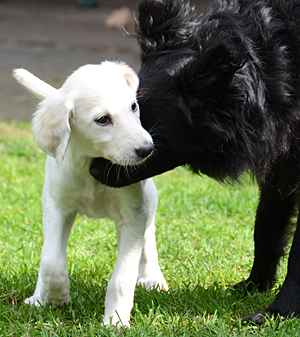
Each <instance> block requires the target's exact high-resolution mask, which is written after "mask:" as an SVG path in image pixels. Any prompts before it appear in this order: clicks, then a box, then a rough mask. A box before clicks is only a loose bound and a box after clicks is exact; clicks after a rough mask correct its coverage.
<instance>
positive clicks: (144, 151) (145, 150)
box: [135, 142, 154, 158]
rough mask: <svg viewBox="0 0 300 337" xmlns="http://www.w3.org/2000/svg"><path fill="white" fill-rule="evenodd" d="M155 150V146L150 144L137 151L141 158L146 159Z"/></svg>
mask: <svg viewBox="0 0 300 337" xmlns="http://www.w3.org/2000/svg"><path fill="white" fill-rule="evenodd" d="M153 150H154V145H153V144H152V143H150V142H149V143H146V144H144V145H143V146H141V147H140V148H139V149H136V150H135V151H136V153H137V154H138V155H139V156H140V157H142V158H146V157H148V156H149V155H150V154H151V153H152V151H153Z"/></svg>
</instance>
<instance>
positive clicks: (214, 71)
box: [178, 43, 244, 98]
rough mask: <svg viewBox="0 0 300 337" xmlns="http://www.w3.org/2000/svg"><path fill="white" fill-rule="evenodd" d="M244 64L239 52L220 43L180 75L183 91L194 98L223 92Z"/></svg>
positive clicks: (205, 52) (209, 49) (185, 68)
mask: <svg viewBox="0 0 300 337" xmlns="http://www.w3.org/2000/svg"><path fill="white" fill-rule="evenodd" d="M243 64H244V61H243V58H242V57H241V56H240V55H239V52H238V51H237V50H234V49H232V48H230V47H227V46H225V44H224V43H219V44H217V45H215V46H213V47H210V48H208V49H207V50H206V51H203V52H202V54H201V56H199V58H197V59H196V60H194V61H193V62H190V63H189V64H188V65H187V66H186V67H184V68H183V69H182V71H181V72H180V73H179V74H178V80H179V85H180V88H181V90H182V91H183V92H184V93H185V94H186V95H188V96H190V97H194V98H201V97H207V98H208V97H211V96H212V95H215V94H217V93H220V92H223V91H224V89H225V88H226V87H227V86H228V85H229V84H230V83H231V81H232V78H233V76H234V74H235V73H236V71H237V70H238V69H240V68H241V67H242V66H243Z"/></svg>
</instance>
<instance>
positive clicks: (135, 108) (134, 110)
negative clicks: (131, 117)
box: [131, 102, 139, 112]
mask: <svg viewBox="0 0 300 337" xmlns="http://www.w3.org/2000/svg"><path fill="white" fill-rule="evenodd" d="M138 108H139V106H138V104H137V102H134V103H132V105H131V110H132V112H136V111H137V110H138Z"/></svg>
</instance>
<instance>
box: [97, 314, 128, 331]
mask: <svg viewBox="0 0 300 337" xmlns="http://www.w3.org/2000/svg"><path fill="white" fill-rule="evenodd" d="M103 326H104V327H106V328H109V327H111V326H117V327H118V329H121V328H127V329H129V328H130V323H129V319H124V321H123V320H122V321H121V320H120V317H119V315H117V314H115V315H113V316H110V317H108V316H104V318H103Z"/></svg>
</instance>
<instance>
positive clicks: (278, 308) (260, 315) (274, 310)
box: [244, 217, 300, 324]
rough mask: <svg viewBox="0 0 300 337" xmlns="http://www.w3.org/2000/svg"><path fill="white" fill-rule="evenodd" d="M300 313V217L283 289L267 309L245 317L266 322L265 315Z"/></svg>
mask: <svg viewBox="0 0 300 337" xmlns="http://www.w3.org/2000/svg"><path fill="white" fill-rule="evenodd" d="M299 314H300V218H299V217H298V221H297V229H296V232H295V236H294V240H293V244H292V248H291V252H290V256H289V262H288V271H287V276H286V278H285V281H284V283H283V285H282V288H281V290H280V291H279V293H278V294H277V296H276V298H275V300H274V302H273V303H272V304H271V305H270V306H269V307H268V308H267V309H265V310H262V311H259V312H257V313H256V314H254V315H252V316H249V317H247V318H245V320H244V321H245V322H254V323H256V324H263V323H265V316H266V315H268V316H272V315H274V316H277V315H279V316H282V317H285V318H286V317H289V316H292V315H294V316H298V315H299Z"/></svg>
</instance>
